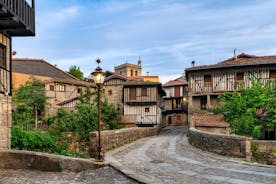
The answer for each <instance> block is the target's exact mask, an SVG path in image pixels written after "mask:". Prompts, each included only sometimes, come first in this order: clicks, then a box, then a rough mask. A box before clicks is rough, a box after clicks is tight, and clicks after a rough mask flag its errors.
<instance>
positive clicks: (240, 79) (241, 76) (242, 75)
mask: <svg viewBox="0 0 276 184" xmlns="http://www.w3.org/2000/svg"><path fill="white" fill-rule="evenodd" d="M243 79H244V73H243V72H238V73H237V77H236V80H238V81H243Z"/></svg>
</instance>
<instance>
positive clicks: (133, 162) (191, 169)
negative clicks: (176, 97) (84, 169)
mask: <svg viewBox="0 0 276 184" xmlns="http://www.w3.org/2000/svg"><path fill="white" fill-rule="evenodd" d="M186 133H187V128H185V127H174V128H172V127H171V128H166V129H165V130H163V131H162V133H161V134H160V135H158V136H155V137H151V138H146V139H142V140H139V141H136V142H135V143H132V144H130V145H128V146H125V147H123V148H121V149H118V150H115V151H113V152H110V153H109V154H107V157H108V159H109V160H110V162H111V163H112V164H113V165H116V167H118V168H120V169H121V170H122V171H124V172H126V173H127V174H128V175H131V176H133V177H136V178H137V179H139V180H140V181H144V182H145V183H170V184H172V183H237V184H245V183H246V184H261V183H271V184H272V183H275V181H276V167H272V166H270V167H269V166H268V167H266V166H261V165H257V164H250V163H246V162H244V161H243V160H242V159H234V158H229V157H224V156H218V155H215V154H212V153H207V152H203V151H201V150H198V149H196V148H194V147H192V146H191V145H189V143H188V141H187V137H186Z"/></svg>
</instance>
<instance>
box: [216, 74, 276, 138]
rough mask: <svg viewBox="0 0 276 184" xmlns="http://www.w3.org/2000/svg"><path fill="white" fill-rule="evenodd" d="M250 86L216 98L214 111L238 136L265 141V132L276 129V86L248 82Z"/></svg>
mask: <svg viewBox="0 0 276 184" xmlns="http://www.w3.org/2000/svg"><path fill="white" fill-rule="evenodd" d="M251 83H252V86H251V87H250V88H245V87H244V86H240V92H233V93H229V92H227V93H225V94H223V95H221V96H219V99H220V100H221V102H222V105H221V106H220V107H219V108H218V109H217V111H218V112H220V113H222V114H223V115H224V119H225V120H226V121H227V122H229V123H230V127H231V130H232V131H233V132H234V133H236V134H240V135H246V136H252V137H254V138H257V139H260V138H262V139H264V138H265V131H268V130H271V129H272V128H274V127H275V126H276V94H275V90H276V83H275V81H274V82H272V81H268V82H265V83H264V82H263V81H262V80H261V79H255V80H253V79H251Z"/></svg>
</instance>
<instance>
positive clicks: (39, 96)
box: [13, 78, 47, 128]
mask: <svg viewBox="0 0 276 184" xmlns="http://www.w3.org/2000/svg"><path fill="white" fill-rule="evenodd" d="M13 99H14V100H15V102H16V103H17V104H18V105H20V104H21V105H22V104H24V105H27V106H29V107H31V108H32V114H33V116H34V118H35V127H36V128H37V122H38V112H43V111H44V109H45V105H46V99H47V98H46V92H45V88H44V86H43V85H42V83H41V82H40V81H39V80H37V79H35V78H32V79H31V80H29V81H27V82H26V84H25V85H22V86H20V87H19V88H18V89H17V90H15V93H14V98H13Z"/></svg>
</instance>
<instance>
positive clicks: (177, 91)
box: [174, 86, 180, 97]
mask: <svg viewBox="0 0 276 184" xmlns="http://www.w3.org/2000/svg"><path fill="white" fill-rule="evenodd" d="M179 96H180V86H175V87H174V97H179Z"/></svg>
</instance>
